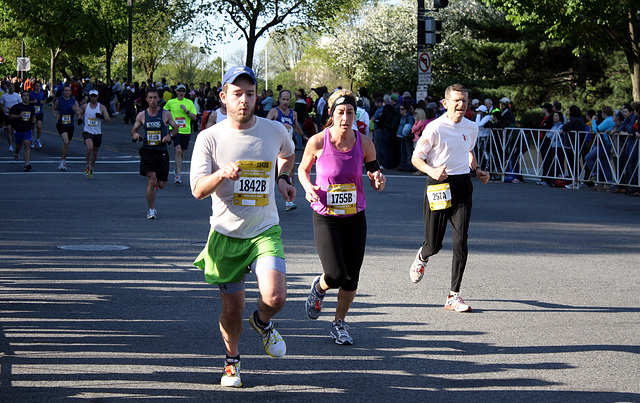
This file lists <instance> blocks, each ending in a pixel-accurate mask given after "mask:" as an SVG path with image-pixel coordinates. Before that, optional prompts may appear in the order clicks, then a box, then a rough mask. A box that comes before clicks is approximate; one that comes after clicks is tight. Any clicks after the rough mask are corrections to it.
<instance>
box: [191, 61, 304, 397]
mask: <svg viewBox="0 0 640 403" xmlns="http://www.w3.org/2000/svg"><path fill="white" fill-rule="evenodd" d="M256 84H257V81H256V78H255V75H254V73H253V71H252V70H251V69H250V68H248V67H246V66H235V67H232V68H231V69H229V70H228V71H227V72H226V73H225V75H224V78H223V87H222V91H221V92H220V98H221V101H222V102H223V103H224V104H225V105H226V106H227V119H225V120H223V121H222V122H220V123H218V124H216V125H214V126H212V127H210V128H208V129H205V130H203V131H202V132H200V133H199V135H198V138H197V139H196V143H195V145H194V148H193V155H192V157H191V174H190V182H191V192H192V193H193V195H194V196H195V197H196V198H197V199H199V200H200V199H204V198H206V197H209V196H211V209H212V214H211V218H210V223H211V231H210V233H209V239H208V241H207V245H206V246H205V248H204V250H203V251H202V252H201V253H200V255H199V256H198V257H197V258H196V260H195V262H194V264H195V265H196V266H197V267H199V268H200V269H202V270H204V275H205V280H206V281H207V282H209V283H211V284H214V285H217V286H218V287H219V288H220V297H221V300H222V312H221V314H220V332H221V333H222V338H223V340H224V343H225V347H226V350H227V357H226V361H225V368H224V373H223V375H222V378H221V380H220V384H221V385H222V386H230V387H240V386H242V381H241V380H240V352H239V350H238V345H239V342H240V335H241V334H242V315H243V310H244V306H245V299H244V297H245V292H244V281H245V275H246V274H247V273H248V272H249V271H253V272H254V273H255V274H256V277H257V280H258V289H259V292H260V299H259V301H258V310H256V311H255V312H254V313H253V314H252V315H251V317H250V318H249V323H250V324H251V327H253V329H254V330H255V331H256V332H258V334H259V335H260V337H261V338H262V343H263V346H264V348H265V351H266V352H267V354H269V355H271V356H272V357H284V355H285V353H286V344H285V342H284V340H283V339H282V337H281V336H280V334H279V333H278V331H277V330H276V329H275V325H274V324H273V323H272V322H271V318H273V317H274V316H275V315H276V314H277V313H278V312H279V311H280V309H282V307H283V306H284V302H285V299H286V289H287V286H286V276H285V275H286V268H285V263H284V251H283V248H282V240H281V238H280V234H281V232H282V231H281V228H280V225H279V218H278V210H277V208H276V202H275V190H276V189H277V190H278V191H279V192H280V193H281V194H282V196H283V197H284V199H285V201H293V199H294V198H295V196H296V190H295V187H293V186H291V178H290V175H289V172H291V171H292V169H293V168H294V162H295V147H294V145H293V141H292V139H291V136H290V135H289V133H288V132H287V130H286V129H285V127H284V126H283V125H282V124H280V123H278V122H273V121H270V120H267V119H263V118H259V117H256V116H255V115H254V112H255V105H256V102H257V87H256Z"/></svg>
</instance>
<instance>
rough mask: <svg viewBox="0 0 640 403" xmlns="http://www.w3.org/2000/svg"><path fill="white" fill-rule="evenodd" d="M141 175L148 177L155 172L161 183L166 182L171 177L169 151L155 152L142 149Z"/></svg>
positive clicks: (149, 149) (140, 152)
mask: <svg viewBox="0 0 640 403" xmlns="http://www.w3.org/2000/svg"><path fill="white" fill-rule="evenodd" d="M138 153H139V154H140V175H142V176H147V172H155V173H156V178H157V179H158V181H160V182H166V181H167V178H168V177H169V152H168V151H167V150H154V149H151V148H144V147H143V148H141V149H140V151H138Z"/></svg>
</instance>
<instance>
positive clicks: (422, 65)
mask: <svg viewBox="0 0 640 403" xmlns="http://www.w3.org/2000/svg"><path fill="white" fill-rule="evenodd" d="M419 73H431V53H430V52H420V53H418V74H419Z"/></svg>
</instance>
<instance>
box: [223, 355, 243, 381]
mask: <svg viewBox="0 0 640 403" xmlns="http://www.w3.org/2000/svg"><path fill="white" fill-rule="evenodd" d="M224 364H225V365H224V373H223V374H222V378H220V385H221V386H227V387H231V388H239V387H241V386H242V380H241V379H240V361H235V362H230V361H227V360H225V361H224Z"/></svg>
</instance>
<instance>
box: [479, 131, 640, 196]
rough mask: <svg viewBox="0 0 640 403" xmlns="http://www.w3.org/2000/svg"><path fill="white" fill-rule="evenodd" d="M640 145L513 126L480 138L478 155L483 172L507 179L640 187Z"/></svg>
mask: <svg viewBox="0 0 640 403" xmlns="http://www.w3.org/2000/svg"><path fill="white" fill-rule="evenodd" d="M607 140H609V141H607ZM639 146H640V139H639V138H638V137H636V136H630V135H611V136H609V135H603V134H600V133H597V134H593V133H590V132H587V131H582V132H570V133H560V132H558V131H554V130H541V129H527V128H518V127H509V128H504V129H491V131H490V134H489V135H488V136H484V137H479V138H478V141H477V142H476V147H475V155H476V158H477V160H478V164H479V165H480V167H481V168H482V169H483V170H485V171H488V172H490V173H491V174H492V175H498V176H500V177H501V178H502V179H503V180H504V178H505V176H506V175H510V174H511V175H522V176H523V177H527V178H529V179H532V178H544V179H547V180H557V179H561V180H566V181H571V182H572V183H574V184H577V183H580V182H585V181H589V180H592V181H593V182H597V183H601V184H608V185H626V186H635V187H640V175H639V172H640V159H639V158H638V148H639ZM576 188H577V187H576Z"/></svg>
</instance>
